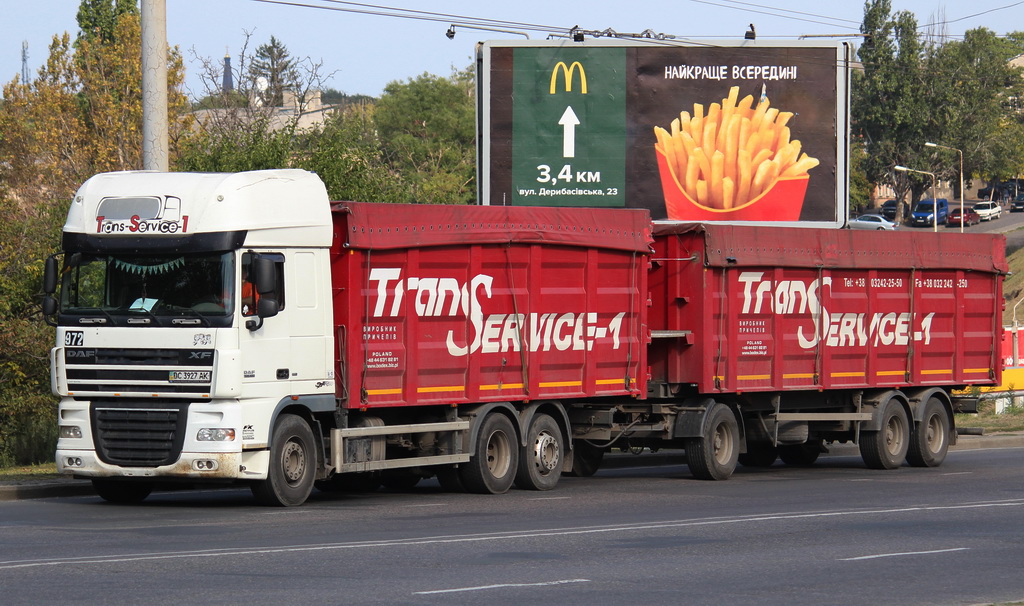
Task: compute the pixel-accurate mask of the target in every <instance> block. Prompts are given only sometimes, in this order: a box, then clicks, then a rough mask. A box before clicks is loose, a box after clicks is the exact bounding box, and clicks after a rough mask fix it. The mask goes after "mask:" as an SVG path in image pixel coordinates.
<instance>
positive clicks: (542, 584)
mask: <svg viewBox="0 0 1024 606" xmlns="http://www.w3.org/2000/svg"><path fill="white" fill-rule="evenodd" d="M589 582H590V579H564V580H561V581H547V582H545V583H500V584H498V585H481V586H479V587H459V588H457V589H435V590H433V591H415V592H413V595H430V594H433V593H458V592H460V591H483V590H486V589H504V588H506V587H544V586H546V585H568V584H569V583H589Z"/></svg>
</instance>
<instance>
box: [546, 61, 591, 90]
mask: <svg viewBox="0 0 1024 606" xmlns="http://www.w3.org/2000/svg"><path fill="white" fill-rule="evenodd" d="M577 69H579V70H580V94H581V95H585V94H587V72H586V70H584V69H583V64H581V63H580V62H579V61H573V62H572V64H571V65H568V66H566V64H565V61H559V62H558V63H556V64H555V67H554V69H552V70H551V90H550V94H552V95H553V94H555V84H556V83H557V82H558V71H559V70H561V71H562V77H563V78H564V79H565V92H567V93H569V92H572V80H573V76H574V75H575V74H576V70H577Z"/></svg>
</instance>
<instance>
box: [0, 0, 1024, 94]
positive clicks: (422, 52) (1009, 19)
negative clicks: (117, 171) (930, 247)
mask: <svg viewBox="0 0 1024 606" xmlns="http://www.w3.org/2000/svg"><path fill="white" fill-rule="evenodd" d="M373 1H374V0H367V1H366V2H363V3H355V2H338V1H337V0H167V38H168V43H169V44H170V45H172V46H174V45H176V46H178V47H179V49H180V50H181V52H182V54H183V56H184V58H185V62H186V63H185V64H186V72H187V77H186V87H187V91H186V92H187V93H188V94H189V96H190V97H192V98H199V97H202V96H204V95H205V94H206V92H207V90H208V88H207V85H206V84H204V82H203V79H202V78H201V76H200V75H201V74H202V72H203V69H202V65H203V61H204V60H206V61H213V62H216V63H218V64H219V63H221V62H222V61H223V57H224V55H225V53H230V54H231V56H232V57H233V61H234V62H235V64H236V66H237V62H238V57H239V55H240V54H241V53H242V51H243V46H244V45H245V43H246V36H247V33H248V34H249V47H248V53H249V54H251V53H252V52H253V51H254V50H255V48H256V47H257V46H259V45H260V44H264V43H266V42H268V41H269V40H270V37H271V36H275V37H276V38H278V39H279V40H280V41H281V42H283V43H284V44H285V46H287V48H288V50H289V52H290V53H291V55H292V56H293V57H296V58H300V59H304V58H309V59H310V60H311V61H312V62H314V63H322V70H321V71H322V73H323V74H324V75H330V78H329V80H327V82H326V83H325V85H326V86H327V87H330V88H334V89H337V90H340V91H342V92H344V93H348V94H365V95H372V96H379V95H380V94H381V92H382V91H383V89H384V87H385V86H386V85H387V84H388V83H389V82H392V81H395V80H399V81H405V80H407V79H409V78H414V77H416V76H418V75H420V74H423V73H430V74H435V75H441V76H447V75H449V74H451V73H452V70H453V69H462V68H465V67H468V66H469V65H470V64H471V63H472V62H473V57H474V54H475V46H476V43H477V42H478V41H481V40H493V39H515V40H522V39H524V38H525V36H529V38H530V39H533V40H537V39H544V38H545V37H547V34H548V33H549V32H558V31H561V32H564V31H565V30H567V29H569V28H572V27H573V26H577V25H578V26H579V27H580V28H581V29H583V30H590V31H605V30H607V29H609V28H610V29H612V30H614V31H616V32H618V33H640V32H643V31H645V30H653V32H655V33H658V34H667V35H674V36H677V37H681V38H693V39H728V38H732V39H735V38H741V37H742V36H743V33H744V32H745V31H747V29H748V27H749V25H750V24H751V23H753V24H754V26H755V28H756V31H757V35H758V38H759V39H796V38H798V37H799V36H802V35H831V34H844V35H849V34H853V33H857V31H858V27H859V24H860V21H861V19H862V17H863V11H864V4H863V2H859V1H857V0H843V1H837V0H828V1H823V0H745V1H742V2H741V1H738V0H629V2H621V1H613V0H515V1H508V0H506V1H504V2H500V3H493V2H481V1H480V0H476V1H469V0H432V1H431V2H429V3H427V2H412V1H411V0H376V2H379V3H380V4H372V5H371V4H369V2H373ZM78 5H79V0H31V1H28V2H26V1H15V0H0V7H2V9H3V20H2V21H0V82H4V83H6V82H9V81H10V80H11V79H13V78H14V77H15V76H16V75H18V74H20V73H21V68H22V43H23V42H27V43H28V67H29V72H30V74H32V75H34V74H35V73H36V71H37V70H38V69H39V67H40V66H41V65H42V64H43V63H44V62H45V60H46V56H47V53H48V50H47V49H48V46H49V44H50V41H51V39H52V37H53V36H54V35H55V34H60V33H62V32H64V31H67V32H69V33H70V34H71V36H72V37H74V36H75V34H76V33H77V31H78V25H77V23H76V21H75V14H76V13H77V11H78ZM309 5H317V6H321V7H324V6H326V7H330V8H332V9H344V10H325V9H322V8H309V7H308V6H309ZM892 6H893V10H894V11H898V10H908V11H911V12H912V13H914V14H915V15H916V16H917V20H918V23H919V24H921V25H924V24H928V23H932V22H935V21H944V22H945V26H944V30H945V31H944V33H946V34H948V35H950V36H962V35H963V33H964V32H965V31H966V30H968V29H973V28H976V27H987V28H989V29H991V30H993V31H995V32H996V33H997V34H1005V33H1007V32H1011V31H1019V30H1024V0H971V1H970V2H968V1H965V0H955V1H953V0H946V1H940V0H892ZM391 9H408V10H412V11H423V12H421V13H410V12H404V13H402V14H404V15H405V16H406V17H408V16H411V15H413V14H415V15H416V16H419V17H422V18H421V19H411V18H405V17H402V18H399V17H390V16H382V15H378V14H369V13H381V12H391V13H394V12H395V11H393V10H391ZM352 11H364V12H352ZM426 12H429V13H430V14H429V15H428V14H426ZM426 19H429V20H426ZM483 20H490V21H483ZM466 22H469V23H475V25H476V27H477V28H479V27H484V26H486V27H490V26H493V27H492V28H491V29H495V30H502V31H485V30H483V29H474V28H471V27H467V26H466V25H460V23H466ZM453 23H455V24H456V25H455V36H454V38H452V39H449V38H448V37H447V36H446V35H445V34H446V32H447V31H448V29H449V26H450V25H451V24H453ZM524 34H525V36H524Z"/></svg>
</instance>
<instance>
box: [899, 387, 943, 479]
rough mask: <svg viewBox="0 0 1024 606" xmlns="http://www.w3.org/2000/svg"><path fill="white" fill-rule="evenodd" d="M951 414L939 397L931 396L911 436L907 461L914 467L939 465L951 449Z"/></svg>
mask: <svg viewBox="0 0 1024 606" xmlns="http://www.w3.org/2000/svg"><path fill="white" fill-rule="evenodd" d="M949 427H950V421H949V415H948V414H946V407H945V406H943V405H942V402H940V401H939V400H938V398H929V399H928V401H927V402H926V403H925V405H924V416H923V417H922V418H921V422H920V423H918V424H917V426H916V427H915V428H914V432H913V433H912V434H911V436H910V448H909V449H908V450H907V463H910V464H911V465H912V466H914V467H938V466H939V465H941V464H942V462H943V461H945V460H946V453H947V452H948V451H949Z"/></svg>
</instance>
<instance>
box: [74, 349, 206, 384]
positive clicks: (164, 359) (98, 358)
mask: <svg viewBox="0 0 1024 606" xmlns="http://www.w3.org/2000/svg"><path fill="white" fill-rule="evenodd" d="M213 360H214V350H212V349H128V348H96V347H67V348H65V349H64V364H65V369H66V372H67V382H68V391H70V392H71V393H73V394H81V393H89V394H101V393H111V394H132V393H145V394H168V395H172V394H174V395H179V394H180V395H182V396H208V395H209V393H210V390H211V388H212V382H213Z"/></svg>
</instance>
